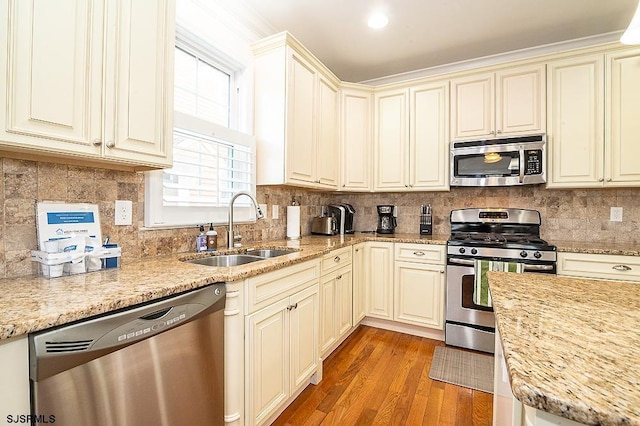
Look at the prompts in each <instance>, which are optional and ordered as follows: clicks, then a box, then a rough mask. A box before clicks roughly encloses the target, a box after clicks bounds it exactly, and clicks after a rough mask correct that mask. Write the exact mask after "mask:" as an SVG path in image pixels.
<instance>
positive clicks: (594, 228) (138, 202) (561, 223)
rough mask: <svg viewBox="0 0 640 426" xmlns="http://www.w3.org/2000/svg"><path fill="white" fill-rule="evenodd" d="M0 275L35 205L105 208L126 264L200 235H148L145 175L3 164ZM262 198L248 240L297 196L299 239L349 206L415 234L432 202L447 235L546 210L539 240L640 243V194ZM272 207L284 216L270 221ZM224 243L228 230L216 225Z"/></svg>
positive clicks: (25, 250)
mask: <svg viewBox="0 0 640 426" xmlns="http://www.w3.org/2000/svg"><path fill="white" fill-rule="evenodd" d="M0 160H1V161H0V171H1V173H2V176H3V178H2V179H1V180H0V201H1V203H2V206H3V208H2V214H1V215H0V277H13V276H18V275H28V274H30V273H31V270H32V267H31V261H30V259H29V256H30V251H31V250H33V249H35V248H36V247H37V243H36V225H35V223H36V221H35V204H36V202H37V201H43V200H53V201H65V202H86V203H96V204H98V205H99V207H100V216H101V222H102V232H103V235H105V236H106V235H110V236H111V240H112V241H113V242H117V243H119V244H120V245H121V246H122V249H123V258H122V260H123V262H126V261H127V260H131V259H134V258H140V257H145V256H156V255H162V254H168V253H177V252H185V251H191V250H194V249H195V236H196V235H197V234H198V231H197V229H196V228H195V227H194V228H188V229H173V230H156V231H144V230H141V228H142V218H143V207H144V174H143V173H134V172H121V171H112V170H105V169H94V168H87V167H77V166H69V165H61V164H53V163H44V162H33V161H21V160H13V159H8V158H1V159H0ZM257 198H258V201H259V202H260V203H264V204H267V206H268V207H267V213H268V218H267V219H266V220H260V221H258V222H257V223H256V224H251V225H241V226H240V234H241V235H243V238H244V241H245V242H259V241H268V240H274V239H283V238H284V237H285V231H286V206H287V205H289V204H290V203H291V199H292V198H295V200H296V201H297V202H299V203H300V204H301V206H302V234H303V235H308V234H310V232H311V228H310V222H311V218H312V217H313V216H316V215H317V214H319V212H320V211H319V208H318V206H320V205H322V204H328V203H332V202H348V203H351V204H353V206H354V207H355V209H356V212H357V213H356V220H355V227H356V229H357V230H370V229H375V226H376V220H377V219H376V218H377V216H376V210H375V206H376V205H378V204H396V205H397V206H398V209H399V218H398V232H417V229H418V225H417V224H418V213H419V206H420V204H427V203H430V204H431V205H432V206H433V211H434V232H436V233H440V234H445V235H446V234H448V233H449V224H448V215H449V212H450V210H451V209H452V208H462V207H521V208H533V209H537V210H539V211H540V212H541V214H542V218H543V226H542V236H543V238H546V239H549V240H551V241H553V240H560V239H578V240H586V241H594V244H595V243H597V242H598V241H607V242H623V243H638V242H640V228H639V224H640V209H639V208H638V207H639V206H640V189H618V190H615V189H612V190H572V191H569V190H567V191H559V190H547V189H544V187H512V188H484V189H478V188H455V189H452V190H451V191H450V192H443V193H439V192H422V193H415V194H403V193H390V194H323V193H320V192H314V191H308V190H304V189H298V188H282V187H259V188H258V191H257ZM115 200H131V201H132V202H133V214H134V224H133V225H132V226H118V227H116V226H114V225H113V222H114V201H115ZM272 205H278V206H280V207H279V213H280V217H279V218H278V219H275V220H274V219H272V218H271V213H272ZM610 206H620V207H623V208H624V221H623V222H622V223H612V222H609V220H608V219H609V207H610ZM216 230H217V231H218V233H219V235H220V237H219V238H220V240H219V243H220V244H221V245H223V244H224V241H225V237H226V228H225V227H224V226H218V227H216Z"/></svg>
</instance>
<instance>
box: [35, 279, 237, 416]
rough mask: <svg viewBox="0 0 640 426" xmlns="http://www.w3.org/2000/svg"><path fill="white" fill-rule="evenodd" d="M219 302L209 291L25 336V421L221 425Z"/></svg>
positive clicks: (218, 288)
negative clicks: (27, 407) (28, 398)
mask: <svg viewBox="0 0 640 426" xmlns="http://www.w3.org/2000/svg"><path fill="white" fill-rule="evenodd" d="M225 299H226V293H225V287H224V284H212V285H210V286H207V287H204V288H201V289H198V290H194V291H189V292H186V293H182V294H179V295H175V296H171V297H169V298H166V299H163V300H160V301H155V302H151V303H148V304H144V305H137V306H134V307H131V308H126V309H123V310H120V311H117V312H113V313H109V314H106V315H103V316H100V317H96V318H93V319H89V320H83V321H79V322H77V323H74V324H70V325H65V326H61V327H58V328H55V329H50V330H47V331H43V332H38V333H33V334H31V335H30V336H29V356H30V379H31V411H32V415H34V416H40V418H46V419H50V418H51V416H54V417H55V424H56V425H58V424H59V425H63V426H67V425H69V426H75V425H96V426H103V425H104V426H107V425H109V426H116V425H117V426H120V425H130V426H134V425H135V426H139V425H167V426H169V425H171V426H174V425H205V424H206V425H223V424H224V350H223V346H224V341H223V337H224V304H225ZM36 418H38V417H36Z"/></svg>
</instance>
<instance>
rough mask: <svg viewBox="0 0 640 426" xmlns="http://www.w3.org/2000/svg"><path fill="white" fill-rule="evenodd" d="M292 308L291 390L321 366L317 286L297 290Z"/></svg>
mask: <svg viewBox="0 0 640 426" xmlns="http://www.w3.org/2000/svg"><path fill="white" fill-rule="evenodd" d="M290 306H294V308H292V309H291V310H290V311H289V316H290V317H289V320H290V324H291V326H290V328H291V332H290V336H291V343H290V347H291V393H294V392H295V391H296V390H297V389H298V388H299V387H300V386H303V385H304V384H306V383H308V381H307V379H308V378H309V376H310V375H311V374H313V373H314V372H315V371H316V369H317V367H318V360H319V357H318V286H317V284H316V285H313V286H312V287H309V288H308V289H306V290H303V291H301V292H299V293H296V294H294V295H293V296H291V298H290Z"/></svg>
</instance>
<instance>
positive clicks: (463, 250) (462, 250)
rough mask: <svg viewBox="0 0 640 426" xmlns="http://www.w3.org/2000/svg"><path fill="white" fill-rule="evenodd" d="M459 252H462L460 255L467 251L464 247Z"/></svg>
mask: <svg viewBox="0 0 640 426" xmlns="http://www.w3.org/2000/svg"><path fill="white" fill-rule="evenodd" d="M458 251H459V252H460V254H464V252H465V251H466V250H465V249H464V247H460V249H459V250H458Z"/></svg>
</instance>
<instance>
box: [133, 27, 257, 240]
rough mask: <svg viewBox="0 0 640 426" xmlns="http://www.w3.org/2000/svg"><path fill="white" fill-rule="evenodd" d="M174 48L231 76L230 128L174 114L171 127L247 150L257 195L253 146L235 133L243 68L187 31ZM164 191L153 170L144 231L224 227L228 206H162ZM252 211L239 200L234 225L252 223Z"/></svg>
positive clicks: (158, 172)
mask: <svg viewBox="0 0 640 426" xmlns="http://www.w3.org/2000/svg"><path fill="white" fill-rule="evenodd" d="M177 34H178V36H177V40H176V47H178V48H180V49H183V50H185V51H186V52H187V53H195V54H196V56H197V57H199V58H201V59H205V60H206V61H207V62H209V63H211V64H212V65H214V66H215V67H216V68H218V69H220V70H221V71H223V72H226V73H229V74H230V75H231V79H230V117H229V126H230V127H229V128H227V127H224V126H221V125H218V124H216V123H213V122H208V121H206V120H202V119H200V118H198V117H194V116H190V115H188V114H183V113H180V112H177V111H174V127H175V128H179V129H187V130H190V131H194V132H196V133H198V132H202V134H203V135H211V136H213V137H214V138H216V139H220V140H224V141H227V142H230V143H237V144H242V145H246V146H250V147H251V149H252V153H253V163H252V170H251V175H252V178H251V186H250V187H251V189H250V192H251V193H253V194H254V195H255V193H256V170H255V167H256V161H255V153H256V147H255V145H256V142H255V138H254V137H253V136H251V135H248V134H245V133H241V132H239V131H237V130H234V128H236V127H237V126H238V125H239V122H240V119H239V110H240V108H239V96H238V94H239V87H238V86H237V84H238V81H239V80H240V79H238V78H237V76H238V75H241V74H242V73H243V72H244V71H245V68H246V67H244V66H243V65H242V64H240V63H239V62H235V61H234V60H233V59H232V58H229V57H228V56H226V55H225V54H224V53H222V52H220V51H218V50H216V49H215V48H213V47H211V46H209V45H207V44H206V43H204V42H202V41H201V40H200V39H198V38H197V37H195V36H193V35H192V34H190V33H188V31H185V30H183V29H182V30H181V29H180V28H178V31H177ZM162 191H163V171H162V170H155V171H150V172H146V173H145V208H144V227H145V228H152V229H158V228H185V227H191V226H198V225H201V224H205V223H213V224H214V225H223V224H227V221H228V206H224V207H197V206H188V207H185V206H182V207H173V206H171V207H169V206H164V205H163V201H162V198H163V197H162ZM255 221H256V217H255V210H254V209H253V208H252V206H251V205H250V203H249V200H248V199H247V197H240V198H238V200H237V201H236V203H235V205H234V223H255Z"/></svg>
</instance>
